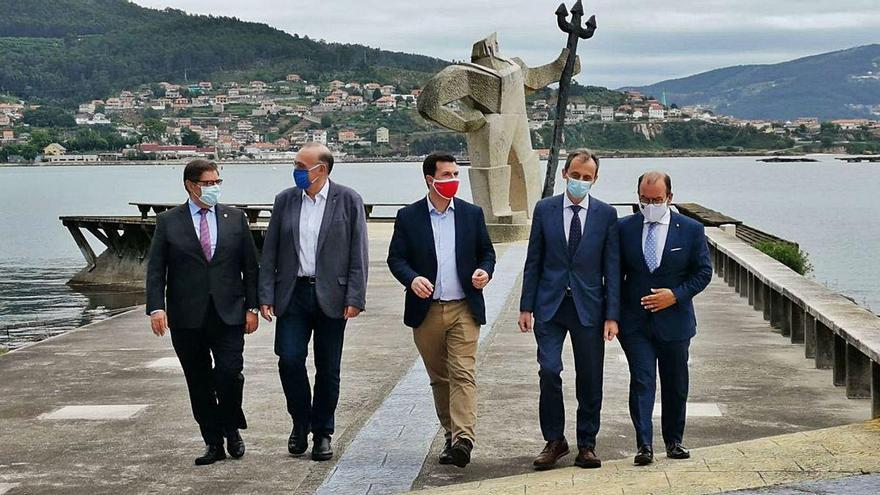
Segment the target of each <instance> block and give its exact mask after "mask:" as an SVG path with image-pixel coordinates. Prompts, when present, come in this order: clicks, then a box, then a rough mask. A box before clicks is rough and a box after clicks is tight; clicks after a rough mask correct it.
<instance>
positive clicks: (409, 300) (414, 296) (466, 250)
mask: <svg viewBox="0 0 880 495" xmlns="http://www.w3.org/2000/svg"><path fill="white" fill-rule="evenodd" d="M422 171H423V173H424V175H425V183H426V185H427V187H428V195H427V197H426V198H424V199H421V200H419V201H416V202H415V203H413V204H411V205H409V206H406V207H404V208H402V209H400V211H398V213H397V219H396V220H395V222H394V235H393V236H392V238H391V245H390V247H389V249H388V267H389V268H390V269H391V273H393V274H394V277H395V278H396V279H397V280H398V281H400V283H401V284H403V285H404V287H406V304H405V309H404V317H403V321H404V323H405V324H406V325H407V326H408V327H411V328H412V329H413V340H414V341H415V344H416V347H417V348H418V350H419V354H421V356H422V360H423V361H424V362H425V368H426V369H427V371H428V376H429V377H430V379H431V390H432V392H433V394H434V407H435V408H436V410H437V417H438V418H439V419H440V424H441V425H442V426H443V428H444V430H445V431H446V444H445V446H444V448H443V451H442V452H441V453H440V459H439V461H440V464H454V465H456V466H458V467H461V468H463V467H465V466H467V465H468V463H470V460H471V451H472V450H473V446H474V439H475V435H474V427H475V425H476V421H477V411H476V403H477V391H476V380H475V379H474V373H475V368H476V358H477V342H478V340H479V337H480V325H483V324H485V323H486V304H485V302H484V300H483V288H485V287H486V285H487V284H488V283H489V280H490V279H491V277H492V272H493V271H494V269H495V249H494V248H493V247H492V241H491V240H490V239H489V232H488V230H487V229H486V221H485V218H484V216H483V210H482V209H481V208H480V207H478V206H476V205H473V204H471V203H468V202H467V201H463V200H461V199H458V198H455V194H456V192H457V191H458V184H459V180H458V174H459V170H458V165H457V164H456V163H455V158H454V157H452V156H451V155H448V154H444V153H432V154H430V155H428V157H427V158H425V161H424V163H423V164H422Z"/></svg>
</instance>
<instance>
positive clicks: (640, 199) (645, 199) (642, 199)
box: [639, 196, 667, 205]
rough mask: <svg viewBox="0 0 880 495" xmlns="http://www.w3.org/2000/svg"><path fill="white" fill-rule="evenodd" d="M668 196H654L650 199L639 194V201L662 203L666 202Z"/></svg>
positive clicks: (649, 203)
mask: <svg viewBox="0 0 880 495" xmlns="http://www.w3.org/2000/svg"><path fill="white" fill-rule="evenodd" d="M666 200H667V198H654V199H648V198H646V197H644V196H639V203H641V204H643V205H662V204H664V203H666Z"/></svg>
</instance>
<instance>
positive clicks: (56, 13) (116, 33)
mask: <svg viewBox="0 0 880 495" xmlns="http://www.w3.org/2000/svg"><path fill="white" fill-rule="evenodd" d="M0 13H2V14H0V92H5V91H8V92H12V93H14V94H17V95H19V96H23V97H26V98H33V97H37V98H45V99H50V100H55V101H64V102H68V103H72V102H75V101H77V100H84V99H87V98H99V97H106V96H108V95H109V94H110V93H111V92H113V91H117V90H119V89H122V88H128V87H132V86H135V85H138V84H142V83H148V82H156V81H161V80H169V81H182V80H183V78H184V75H185V76H186V77H187V78H188V79H189V80H190V81H192V80H199V79H205V78H209V77H211V76H217V75H218V74H227V73H232V72H234V73H236V74H239V75H242V74H246V75H253V76H254V77H264V78H266V79H272V78H277V77H281V76H282V75H284V74H286V73H288V72H296V73H299V74H301V75H303V76H304V77H306V78H307V79H324V78H332V77H335V76H336V75H337V74H339V75H345V76H354V75H357V76H360V77H364V78H369V77H374V76H375V75H377V74H383V75H388V74H389V73H390V74H392V75H393V76H394V77H395V79H400V84H402V85H407V84H417V83H418V82H419V81H421V80H423V79H425V78H427V77H428V76H429V75H430V74H431V73H433V72H436V71H437V70H439V69H441V68H442V67H443V66H444V65H445V64H446V62H444V61H442V60H439V59H436V58H431V57H425V56H421V55H411V54H405V53H397V52H389V51H384V50H379V49H375V48H369V47H366V46H362V45H353V44H338V43H325V42H321V41H315V40H312V39H309V38H308V37H300V36H298V35H290V34H287V33H285V32H283V31H280V30H278V29H275V28H272V27H270V26H267V25H265V24H258V23H253V22H243V21H240V20H238V19H235V18H229V17H214V16H198V15H189V14H187V13H185V12H183V11H180V10H173V9H166V10H155V9H148V8H144V7H140V6H138V5H136V4H134V3H132V2H128V1H126V0H0Z"/></svg>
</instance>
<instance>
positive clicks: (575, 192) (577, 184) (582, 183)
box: [566, 177, 593, 199]
mask: <svg viewBox="0 0 880 495" xmlns="http://www.w3.org/2000/svg"><path fill="white" fill-rule="evenodd" d="M592 187H593V183H592V182H589V181H586V180H577V179H572V178H571V177H569V178H568V185H567V186H566V189H567V190H568V194H570V195H571V197H572V198H574V199H584V198H586V197H587V194H590V188H592Z"/></svg>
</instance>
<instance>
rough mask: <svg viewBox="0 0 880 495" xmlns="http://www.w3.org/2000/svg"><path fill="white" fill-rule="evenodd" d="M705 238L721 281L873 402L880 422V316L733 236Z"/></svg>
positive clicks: (851, 393)
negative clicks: (722, 279) (746, 299)
mask: <svg viewBox="0 0 880 495" xmlns="http://www.w3.org/2000/svg"><path fill="white" fill-rule="evenodd" d="M706 236H707V237H708V240H709V249H710V251H711V254H712V261H713V265H714V267H715V272H716V273H717V274H718V276H720V277H723V278H724V280H725V281H726V282H727V283H728V284H729V285H730V286H731V287H734V288H735V289H736V290H737V292H738V293H739V295H740V296H741V297H743V298H748V302H749V304H751V305H752V306H753V307H754V308H755V310H757V311H762V312H763V314H764V319H765V320H767V321H769V322H770V324H771V325H772V326H773V327H775V328H778V329H779V330H780V331H781V332H782V335H783V336H786V337H789V338H790V339H791V342H792V343H803V344H804V355H805V357H806V358H809V359H814V360H815V363H816V368H819V369H832V370H833V373H832V374H833V379H834V385H837V386H841V387H846V396H847V397H848V398H851V399H869V398H870V399H872V408H871V415H872V416H871V417H872V418H878V417H880V317H878V316H877V315H875V314H874V313H871V312H870V311H868V310H867V309H865V308H863V307H861V306H859V305H858V304H856V303H854V302H853V301H851V300H849V299H847V298H846V297H844V296H842V295H840V294H837V293H835V292H833V291H831V290H830V289H828V288H827V287H825V286H823V285H821V284H819V283H817V282H815V281H813V280H810V279H808V278H806V277H804V276H802V275H799V274H798V273H796V272H794V271H792V270H791V269H789V268H788V267H787V266H785V265H783V264H782V263H779V262H778V261H776V260H774V259H773V258H771V257H769V256H767V255H766V254H764V253H762V252H760V251H758V250H757V249H755V248H753V247H751V246H749V245H748V244H746V243H745V242H744V241H742V240H741V239H738V238H737V237H736V236H735V235H733V234H731V233H728V232H725V231H724V230H722V229H720V228H707V229H706Z"/></svg>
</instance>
